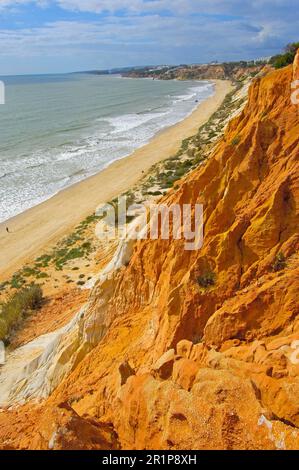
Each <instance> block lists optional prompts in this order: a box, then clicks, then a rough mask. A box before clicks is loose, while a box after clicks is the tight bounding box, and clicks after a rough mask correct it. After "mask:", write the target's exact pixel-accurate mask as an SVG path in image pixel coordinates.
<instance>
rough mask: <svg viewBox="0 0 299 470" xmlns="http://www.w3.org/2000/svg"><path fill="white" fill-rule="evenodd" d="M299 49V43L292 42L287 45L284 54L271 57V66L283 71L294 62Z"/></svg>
mask: <svg viewBox="0 0 299 470" xmlns="http://www.w3.org/2000/svg"><path fill="white" fill-rule="evenodd" d="M298 49H299V42H292V43H290V44H287V45H286V47H285V48H284V53H283V54H277V55H274V56H273V57H271V59H270V64H271V65H273V67H275V68H276V69H281V68H282V67H286V66H287V65H289V64H292V63H293V62H294V58H295V55H296V52H297V50H298Z"/></svg>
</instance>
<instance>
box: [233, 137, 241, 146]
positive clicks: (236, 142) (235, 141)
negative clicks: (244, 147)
mask: <svg viewBox="0 0 299 470" xmlns="http://www.w3.org/2000/svg"><path fill="white" fill-rule="evenodd" d="M240 141H241V138H240V136H239V135H236V137H234V138H233V139H232V141H231V145H233V146H236V145H238V144H239V143H240Z"/></svg>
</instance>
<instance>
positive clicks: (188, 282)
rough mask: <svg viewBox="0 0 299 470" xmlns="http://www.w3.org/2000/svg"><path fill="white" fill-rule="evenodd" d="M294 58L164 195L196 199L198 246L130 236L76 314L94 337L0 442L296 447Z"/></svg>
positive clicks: (2, 428)
mask: <svg viewBox="0 0 299 470" xmlns="http://www.w3.org/2000/svg"><path fill="white" fill-rule="evenodd" d="M296 64H297V66H296V67H295V66H294V67H291V66H290V67H287V68H285V69H282V70H280V71H275V72H271V73H269V74H267V75H266V76H264V77H263V78H259V79H256V80H255V81H254V82H253V85H252V86H251V88H250V92H249V101H248V104H247V106H246V108H245V109H244V111H242V113H241V114H240V115H239V116H238V117H236V118H235V119H233V120H232V121H231V122H230V124H229V126H228V128H227V131H226V133H225V135H224V137H223V139H221V141H220V142H219V143H218V144H217V146H216V148H215V149H214V151H213V153H212V154H211V156H210V158H209V160H208V162H207V163H205V165H204V166H200V167H199V168H198V169H197V170H196V171H194V172H192V173H191V174H189V175H188V176H187V177H186V178H185V179H184V180H182V181H181V183H180V185H179V187H177V188H176V189H175V190H173V191H171V192H170V193H168V195H167V196H166V198H165V200H164V201H163V202H166V203H167V204H169V205H170V204H173V203H179V204H180V205H182V204H184V203H193V204H195V203H202V204H203V205H204V222H205V229H204V231H205V234H204V246H203V248H202V249H201V250H197V251H186V250H185V249H184V248H185V247H184V240H169V241H168V240H161V239H158V240H146V241H140V242H138V243H137V244H136V245H135V249H134V252H133V255H132V256H131V259H130V262H129V265H128V266H126V267H123V268H121V269H119V271H118V272H117V274H115V275H114V276H113V282H112V283H111V282H110V281H107V282H106V281H105V283H104V284H103V283H102V284H99V285H98V286H96V287H95V288H94V291H93V294H92V298H91V301H90V303H89V307H88V311H87V313H86V314H85V315H86V316H87V318H91V319H93V320H92V321H91V322H89V325H88V328H87V330H88V334H89V335H90V336H91V337H92V336H93V328H94V334H95V336H97V331H98V329H99V328H100V329H101V335H100V336H101V338H102V339H101V341H100V342H99V344H98V345H97V346H95V347H94V349H93V350H91V351H90V352H89V353H88V354H87V355H86V356H85V358H84V359H83V360H82V361H81V362H80V363H79V364H75V366H74V367H73V370H72V372H71V373H70V374H69V375H68V377H67V378H66V379H64V380H63V381H62V383H61V384H60V385H59V386H58V387H57V388H56V390H55V391H54V392H53V393H52V394H51V395H50V397H49V398H48V399H47V400H45V401H43V402H42V403H39V404H34V403H32V402H31V403H29V404H27V405H24V406H22V407H19V408H17V409H12V410H10V411H6V412H3V413H0V442H1V444H0V445H1V446H2V448H30V449H33V448H34V449H36V448H37V449H48V448H51V449H61V448H86V449H89V448H97V449H103V448H124V449H144V448H146V449H150V448H159V449H160V448H162V449H284V448H290V449H298V448H299V400H298V396H299V360H298V359H299V354H296V349H295V348H296V343H295V341H296V340H298V339H299V315H298V313H299V297H298V290H299V256H298V248H299V233H298V222H299V165H298V161H299V106H298V105H295V104H292V102H291V83H292V81H293V80H295V79H299V76H298V64H299V55H297V58H296ZM209 272H213V273H214V275H215V283H214V284H213V283H212V285H210V286H209V287H203V286H202V285H201V284H202V283H200V282H199V280H200V279H201V278H202V276H204V275H205V274H206V273H209ZM107 292H108V293H109V295H108V294H107ZM107 296H108V297H107ZM103 305H104V306H105V308H104V310H103ZM62 308H63V306H62ZM98 317H100V318H101V321H100V322H97V318H98ZM99 324H100V327H99ZM95 343H96V341H95ZM297 346H298V345H297ZM61 360H62V361H63V357H62V358H61Z"/></svg>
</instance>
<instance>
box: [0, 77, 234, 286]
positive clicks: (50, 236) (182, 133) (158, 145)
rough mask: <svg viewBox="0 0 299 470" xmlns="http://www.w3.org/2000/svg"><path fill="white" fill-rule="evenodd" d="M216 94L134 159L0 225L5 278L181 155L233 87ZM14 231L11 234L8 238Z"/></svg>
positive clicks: (0, 266)
mask: <svg viewBox="0 0 299 470" xmlns="http://www.w3.org/2000/svg"><path fill="white" fill-rule="evenodd" d="M211 81H212V82H213V83H214V84H215V92H214V94H213V95H212V96H211V97H209V98H207V99H206V100H204V101H202V102H201V103H199V105H198V106H197V107H196V109H195V110H194V111H193V112H192V113H191V114H189V115H188V116H187V117H186V118H185V119H183V120H181V121H179V122H178V123H176V124H174V125H172V126H170V127H167V128H165V129H162V130H161V131H160V132H158V133H157V134H156V135H155V136H154V137H153V138H152V139H151V140H150V141H149V143H147V144H145V145H144V146H142V147H140V148H138V149H137V150H135V151H134V152H133V153H132V154H130V155H129V156H126V157H123V158H121V159H118V160H115V161H114V162H112V163H111V164H110V165H109V166H108V167H106V168H104V169H103V170H101V171H100V172H98V173H97V174H95V175H93V176H90V177H88V178H86V179H84V180H82V181H80V182H78V183H75V184H73V185H71V186H69V187H67V188H65V189H63V190H61V191H60V192H58V193H57V194H55V195H54V196H52V197H51V198H49V199H47V200H46V201H44V202H42V203H40V204H38V205H36V206H34V207H32V208H31V209H28V210H26V211H25V212H22V213H21V214H19V215H16V216H14V217H12V218H10V219H8V220H7V221H5V222H2V223H1V224H0V279H1V280H3V279H5V278H7V277H9V276H10V275H12V274H13V273H14V272H15V271H17V270H18V269H19V268H20V267H21V266H22V265H24V264H25V263H26V262H28V261H30V260H32V257H33V256H34V257H36V256H38V255H40V254H42V253H43V250H46V249H47V248H49V247H50V246H52V245H53V244H55V243H56V242H57V241H58V240H59V239H60V238H62V237H63V236H65V235H66V234H67V233H68V232H69V231H70V230H71V229H72V228H74V227H75V226H76V225H77V224H78V223H79V222H81V221H82V220H83V219H84V218H85V217H86V216H88V215H90V214H92V212H94V210H95V209H96V207H97V206H98V205H99V204H100V203H103V202H107V201H109V200H111V199H113V198H114V197H116V196H118V195H119V194H121V193H123V192H125V191H127V190H129V189H130V188H131V187H132V186H134V185H135V184H136V183H137V182H138V181H139V180H140V179H141V178H142V177H143V176H144V175H145V174H146V173H147V172H148V171H149V169H150V168H151V167H152V165H154V164H155V163H158V162H159V161H163V160H165V159H167V158H169V157H170V156H171V155H173V154H175V153H176V151H177V150H178V149H179V147H180V145H181V142H182V140H184V139H185V138H188V137H190V136H191V135H193V134H195V133H196V132H197V130H198V128H199V127H200V126H201V125H202V124H204V123H205V122H206V121H207V120H208V119H209V117H210V116H211V115H212V114H213V113H214V112H215V111H216V110H217V109H218V107H219V106H220V105H221V103H222V101H223V99H224V98H225V96H226V94H227V93H228V92H229V91H230V90H231V89H232V84H231V82H229V81H224V80H211ZM6 226H9V228H10V230H11V233H6Z"/></svg>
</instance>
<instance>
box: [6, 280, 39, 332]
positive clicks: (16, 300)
mask: <svg viewBox="0 0 299 470" xmlns="http://www.w3.org/2000/svg"><path fill="white" fill-rule="evenodd" d="M42 299H43V293H42V289H41V287H40V286H38V285H35V284H32V285H31V286H30V287H27V288H24V289H22V290H20V291H19V292H16V293H15V294H13V295H12V296H11V297H10V298H9V299H8V300H7V301H6V302H4V303H3V304H2V306H1V311H0V340H4V339H5V338H6V337H7V335H8V334H9V331H10V329H11V328H12V327H13V326H15V325H16V324H17V323H18V322H19V321H20V320H21V319H22V318H23V317H24V316H25V315H27V314H28V313H29V312H30V311H32V310H36V309H38V308H39V307H40V306H41V302H42Z"/></svg>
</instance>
